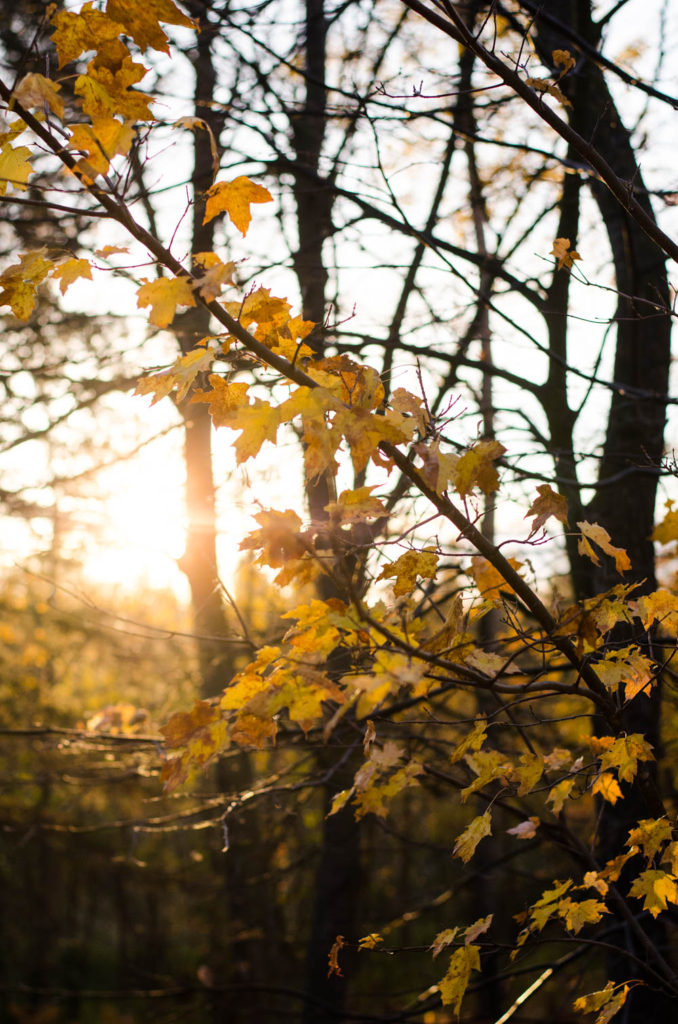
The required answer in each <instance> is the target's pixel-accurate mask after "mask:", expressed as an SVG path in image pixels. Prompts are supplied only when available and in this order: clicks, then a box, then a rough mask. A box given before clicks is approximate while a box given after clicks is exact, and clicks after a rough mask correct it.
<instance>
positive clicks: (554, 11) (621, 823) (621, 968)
mask: <svg viewBox="0 0 678 1024" xmlns="http://www.w3.org/2000/svg"><path fill="white" fill-rule="evenodd" d="M548 15H549V18H550V19H554V20H549V21H548V22H546V21H542V20H541V19H540V17H539V15H537V18H536V29H537V34H536V41H537V46H538V49H539V52H540V56H541V57H542V59H543V60H544V61H545V62H546V63H548V62H549V61H550V60H551V54H552V52H553V50H555V49H564V50H569V51H570V52H571V53H572V54H573V56H575V57H578V62H577V66H576V68H575V69H574V70H573V71H572V72H570V74H569V75H567V76H566V77H565V78H564V79H563V80H562V82H561V88H562V89H563V91H564V92H565V93H566V94H567V96H568V98H569V99H570V101H571V102H572V108H571V112H570V120H571V123H572V125H573V127H574V128H575V129H576V130H577V131H578V132H579V133H580V135H582V136H583V137H584V138H585V139H587V140H588V141H590V142H591V143H592V144H593V145H594V146H595V148H596V149H597V151H598V152H599V153H600V154H601V155H602V156H603V157H604V158H605V160H606V161H607V162H608V163H609V164H610V166H611V167H612V168H613V170H614V171H615V172H616V174H617V175H618V176H619V177H621V178H622V179H624V180H626V181H628V183H629V189H630V190H631V189H633V190H634V194H635V197H636V199H637V200H638V202H639V203H641V205H642V206H643V207H644V209H645V210H646V212H647V213H648V214H649V215H650V216H652V217H653V216H654V214H653V210H652V206H651V203H650V200H649V197H648V196H647V193H646V191H645V186H644V183H643V178H642V174H641V172H640V168H639V165H638V162H637V159H636V154H635V153H634V150H633V147H632V144H631V139H630V136H629V132H628V130H627V129H626V128H625V126H624V124H623V122H622V119H621V117H620V115H619V112H618V111H617V109H616V107H615V104H614V101H613V98H612V95H611V94H610V91H609V89H608V86H607V82H606V79H605V76H604V75H603V73H602V70H601V68H600V67H599V66H598V65H597V64H595V63H594V62H593V61H592V60H590V59H587V58H586V57H583V56H581V55H579V54H578V53H577V50H576V45H575V43H574V42H573V40H572V37H571V35H570V34H569V33H570V32H571V31H574V32H575V33H576V34H577V35H578V36H579V37H582V38H583V39H585V40H586V41H587V42H588V43H590V44H592V45H593V46H597V45H598V42H599V39H598V31H597V27H596V25H595V23H594V22H593V17H592V5H591V2H590V0H577V2H571V0H552V2H551V3H550V4H549V5H548ZM558 23H559V24H558ZM590 187H591V191H592V194H593V196H594V199H595V201H596V203H597V205H598V209H599V211H600V215H601V218H602V220H603V223H604V225H605V229H606V231H607V235H608V240H609V244H610V248H611V252H612V259H613V264H614V269H615V278H616V286H617V290H618V292H619V299H618V304H617V310H616V349H615V359H614V370H613V378H612V379H613V387H612V391H611V401H610V410H609V414H608V421H607V429H606V436H605V441H604V445H603V451H602V457H601V460H600V468H599V474H598V485H597V487H596V490H595V492H594V496H593V499H592V500H591V502H590V503H589V505H588V506H587V507H586V508H584V509H583V510H582V512H583V515H584V516H585V518H587V519H588V520H590V521H592V522H597V523H599V524H600V525H601V526H604V527H605V529H606V530H607V531H608V532H609V534H610V536H611V537H612V542H613V543H614V544H615V545H617V546H619V547H622V548H625V549H626V551H627V552H628V555H629V558H630V560H631V564H632V569H631V571H630V572H629V573H628V574H626V575H625V577H624V579H625V582H631V581H637V582H638V584H639V585H640V588H641V590H639V591H637V593H640V592H642V591H643V590H644V591H646V592H648V591H651V590H653V589H655V588H656V577H655V560H654V549H653V544H652V541H651V540H650V536H651V533H652V529H653V524H654V516H655V500H656V488H657V478H658V465H659V461H660V459H661V455H662V452H663V444H664V426H665V419H666V394H667V391H668V383H669V365H670V318H669V316H668V314H667V312H666V310H668V309H669V307H670V297H669V287H668V280H667V274H666V267H665V259H666V257H665V256H664V254H663V253H662V251H661V250H660V249H659V248H658V247H657V246H656V245H655V243H654V242H652V241H651V240H650V239H649V238H648V236H647V235H646V234H645V233H644V232H643V231H642V230H641V229H640V228H639V227H638V225H637V224H636V223H635V221H634V220H633V219H632V218H631V217H630V216H629V215H628V214H627V212H626V210H625V209H624V208H623V206H622V205H620V203H619V202H618V200H617V199H616V198H615V197H614V196H613V195H612V193H611V192H610V191H609V190H608V189H607V187H606V186H605V185H604V184H603V183H602V182H600V181H599V180H598V179H597V178H596V177H595V176H592V177H591V179H590ZM566 188H567V187H566ZM570 191H571V189H570ZM554 297H555V296H553V295H552V296H551V298H554ZM555 312H556V313H557V312H558V310H555ZM558 372H559V371H558V368H557V366H552V370H551V373H552V374H554V373H558ZM560 386H561V387H562V383H561V385H560ZM563 401H565V399H563ZM567 443H568V441H567V438H565V439H564V440H563V444H565V445H566V444H567ZM561 458H562V456H561ZM573 558H574V564H573V579H574V582H575V586H576V588H577V590H578V595H577V596H579V597H588V596H592V595H594V594H599V593H603V592H604V591H606V590H608V589H609V588H610V587H611V586H614V585H615V584H617V583H619V582H620V577H619V575H618V574H617V573H616V572H615V570H614V567H613V565H612V560H611V559H601V565H600V566H588V565H582V564H581V561H580V562H579V564H578V563H577V556H576V554H574V553H573ZM632 640H633V642H635V643H639V644H640V646H641V647H645V648H646V649H647V650H648V653H650V654H651V649H650V639H649V638H648V637H644V636H643V634H642V630H641V629H640V623H635V625H634V626H629V627H627V628H624V629H620V630H618V632H617V633H616V634H615V635H614V637H613V639H612V643H613V645H616V644H618V643H629V642H631V641H632ZM660 702H661V693H660V687H659V685H656V686H655V687H654V689H653V690H652V693H651V694H650V695H648V696H645V695H640V696H638V697H636V698H635V700H634V701H633V702H632V704H631V705H630V706H629V708H628V710H627V711H625V712H624V715H623V728H624V729H625V730H626V731H628V732H638V733H642V734H643V735H644V737H645V738H646V739H647V740H648V741H649V742H650V743H652V745H653V746H654V748H655V751H656V752H657V750H658V745H659V742H660V728H659V724H660V708H661V704H660ZM597 727H598V728H600V730H601V731H602V732H609V731H610V729H609V725H607V724H606V723H597ZM653 790H654V779H653V770H652V769H650V770H648V772H647V776H646V777H645V779H644V780H641V782H638V783H636V784H634V785H633V786H631V787H628V791H627V792H626V793H625V798H624V799H623V800H619V801H618V802H617V804H616V805H614V806H612V805H611V804H608V803H606V804H605V805H604V807H603V808H602V817H601V825H600V849H599V851H598V852H599V855H600V857H601V859H602V860H603V861H604V860H607V859H608V858H610V857H614V856H616V855H618V854H619V853H621V852H622V850H623V849H624V844H625V842H626V840H627V838H628V833H629V829H630V828H632V827H633V826H634V825H635V824H636V823H637V821H638V820H639V819H642V818H651V817H654V816H655V814H654V813H653V808H652V807H650V806H649V805H648V801H647V793H648V791H649V792H652V791H653ZM636 873H637V872H636ZM643 926H644V927H645V930H646V932H647V934H648V935H649V937H650V939H651V940H652V942H653V943H655V945H657V946H658V947H660V948H661V947H662V946H663V945H664V941H665V940H664V931H663V925H662V923H661V922H659V923H657V922H652V921H650V922H649V923H647V924H646V923H645V922H643ZM629 952H632V953H635V954H636V955H640V956H644V955H645V953H644V951H642V950H639V949H637V948H634V946H633V944H632V943H631V942H629ZM662 952H664V951H663V950H662ZM609 968H610V971H611V974H612V976H613V979H614V980H615V981H621V980H626V979H628V978H630V977H638V967H637V965H636V964H631V963H630V962H629V961H628V960H627V958H625V957H624V956H623V955H619V956H616V955H615V956H613V957H612V958H611V962H610V964H609ZM669 1006H670V1004H669V1002H668V1001H667V1000H666V999H665V997H664V996H663V995H662V993H661V992H658V991H657V990H656V988H653V987H651V986H650V985H646V986H637V987H636V988H634V989H633V991H632V994H631V996H630V999H629V1005H628V1007H627V1008H626V1009H625V1011H624V1012H625V1014H626V1016H625V1020H626V1021H627V1024H635V1022H641V1021H642V1022H644V1024H645V1022H647V1021H650V1020H652V1021H654V1020H668V1019H670V1017H671V1010H670V1008H669ZM673 1009H674V1011H675V1006H674V1007H673Z"/></svg>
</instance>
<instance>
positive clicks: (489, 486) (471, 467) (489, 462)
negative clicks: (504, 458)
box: [454, 441, 506, 498]
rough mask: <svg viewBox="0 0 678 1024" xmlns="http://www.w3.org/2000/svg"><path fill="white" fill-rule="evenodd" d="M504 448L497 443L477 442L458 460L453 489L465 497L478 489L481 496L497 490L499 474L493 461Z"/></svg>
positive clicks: (501, 453)
mask: <svg viewBox="0 0 678 1024" xmlns="http://www.w3.org/2000/svg"><path fill="white" fill-rule="evenodd" d="M505 451H506V448H505V447H504V445H503V444H500V443H499V441H478V443H477V444H474V445H473V447H472V448H469V450H468V451H467V452H464V454H463V455H462V456H461V457H460V458H459V461H458V462H457V465H456V467H455V470H454V489H455V491H456V492H457V493H458V494H459V495H461V497H462V498H463V497H465V496H466V495H467V494H470V493H471V492H472V491H473V488H474V487H479V488H480V490H481V491H482V492H483V494H491V493H492V492H493V491H496V490H498V489H499V474H498V473H497V470H496V467H495V465H494V460H495V459H498V458H499V457H500V456H501V455H503V454H504V452H505Z"/></svg>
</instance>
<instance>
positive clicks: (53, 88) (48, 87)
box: [12, 71, 64, 120]
mask: <svg viewBox="0 0 678 1024" xmlns="http://www.w3.org/2000/svg"><path fill="white" fill-rule="evenodd" d="M60 89H61V86H60V85H59V83H58V82H52V81H50V79H49V78H45V76H44V75H40V74H38V73H37V72H34V71H31V72H29V74H27V75H24V77H23V78H22V79H21V81H20V82H19V84H18V85H17V87H16V89H15V90H14V92H13V93H12V95H13V97H14V99H15V100H17V101H18V102H19V103H20V104H21V105H22V107H26V109H30V108H31V107H38V108H39V109H40V110H44V108H45V106H48V107H49V108H50V109H51V110H53V111H54V113H55V114H56V115H57V117H58V118H60V119H61V120H63V117H64V101H63V100H62V99H61V97H60V96H59V91H60Z"/></svg>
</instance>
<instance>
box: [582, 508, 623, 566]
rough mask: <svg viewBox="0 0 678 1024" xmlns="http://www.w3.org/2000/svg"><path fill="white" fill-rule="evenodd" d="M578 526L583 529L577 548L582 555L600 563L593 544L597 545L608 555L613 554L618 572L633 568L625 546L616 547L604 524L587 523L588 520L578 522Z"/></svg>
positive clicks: (596, 563)
mask: <svg viewBox="0 0 678 1024" xmlns="http://www.w3.org/2000/svg"><path fill="white" fill-rule="evenodd" d="M577 526H578V527H579V529H580V530H581V538H580V540H579V543H578V545H577V550H578V552H579V554H580V555H585V556H586V557H587V558H589V559H590V560H591V561H592V562H593V564H594V565H599V564H600V559H599V557H598V554H597V553H596V551H595V550H594V548H593V547H592V546H591V544H592V543H593V544H595V545H597V547H599V548H600V549H601V550H602V551H604V552H605V554H606V555H611V557H612V558H614V564H615V567H616V569H617V572H618V573H620V574H621V573H623V572H627V571H628V570H629V569H630V568H631V560H630V558H629V556H628V555H627V554H626V551H624V549H623V548H616V547H615V546H614V544H612V541H611V540H610V535H609V533H608V532H607V530H605V529H604V528H603V527H602V526H599V525H598V523H587V522H586V520H584V522H582V523H577Z"/></svg>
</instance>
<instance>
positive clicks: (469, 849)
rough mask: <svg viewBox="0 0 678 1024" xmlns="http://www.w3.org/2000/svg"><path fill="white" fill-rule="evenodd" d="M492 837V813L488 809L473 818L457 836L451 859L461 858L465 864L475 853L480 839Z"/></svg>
mask: <svg viewBox="0 0 678 1024" xmlns="http://www.w3.org/2000/svg"><path fill="white" fill-rule="evenodd" d="M491 835H492V812H491V811H490V809H489V807H488V809H487V810H486V811H485V813H484V814H480V815H479V816H478V817H477V818H474V819H473V821H472V822H471V823H470V825H467V826H466V828H465V829H464V831H463V832H462V833H461V835H460V836H458V838H457V841H456V843H455V844H454V849H453V851H452V856H453V857H461V859H462V860H463V862H464V864H467V863H468V862H469V861H470V859H471V857H472V856H473V854H474V853H475V852H476V847H477V845H478V843H479V842H480V840H481V839H484V838H485V836H491Z"/></svg>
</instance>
